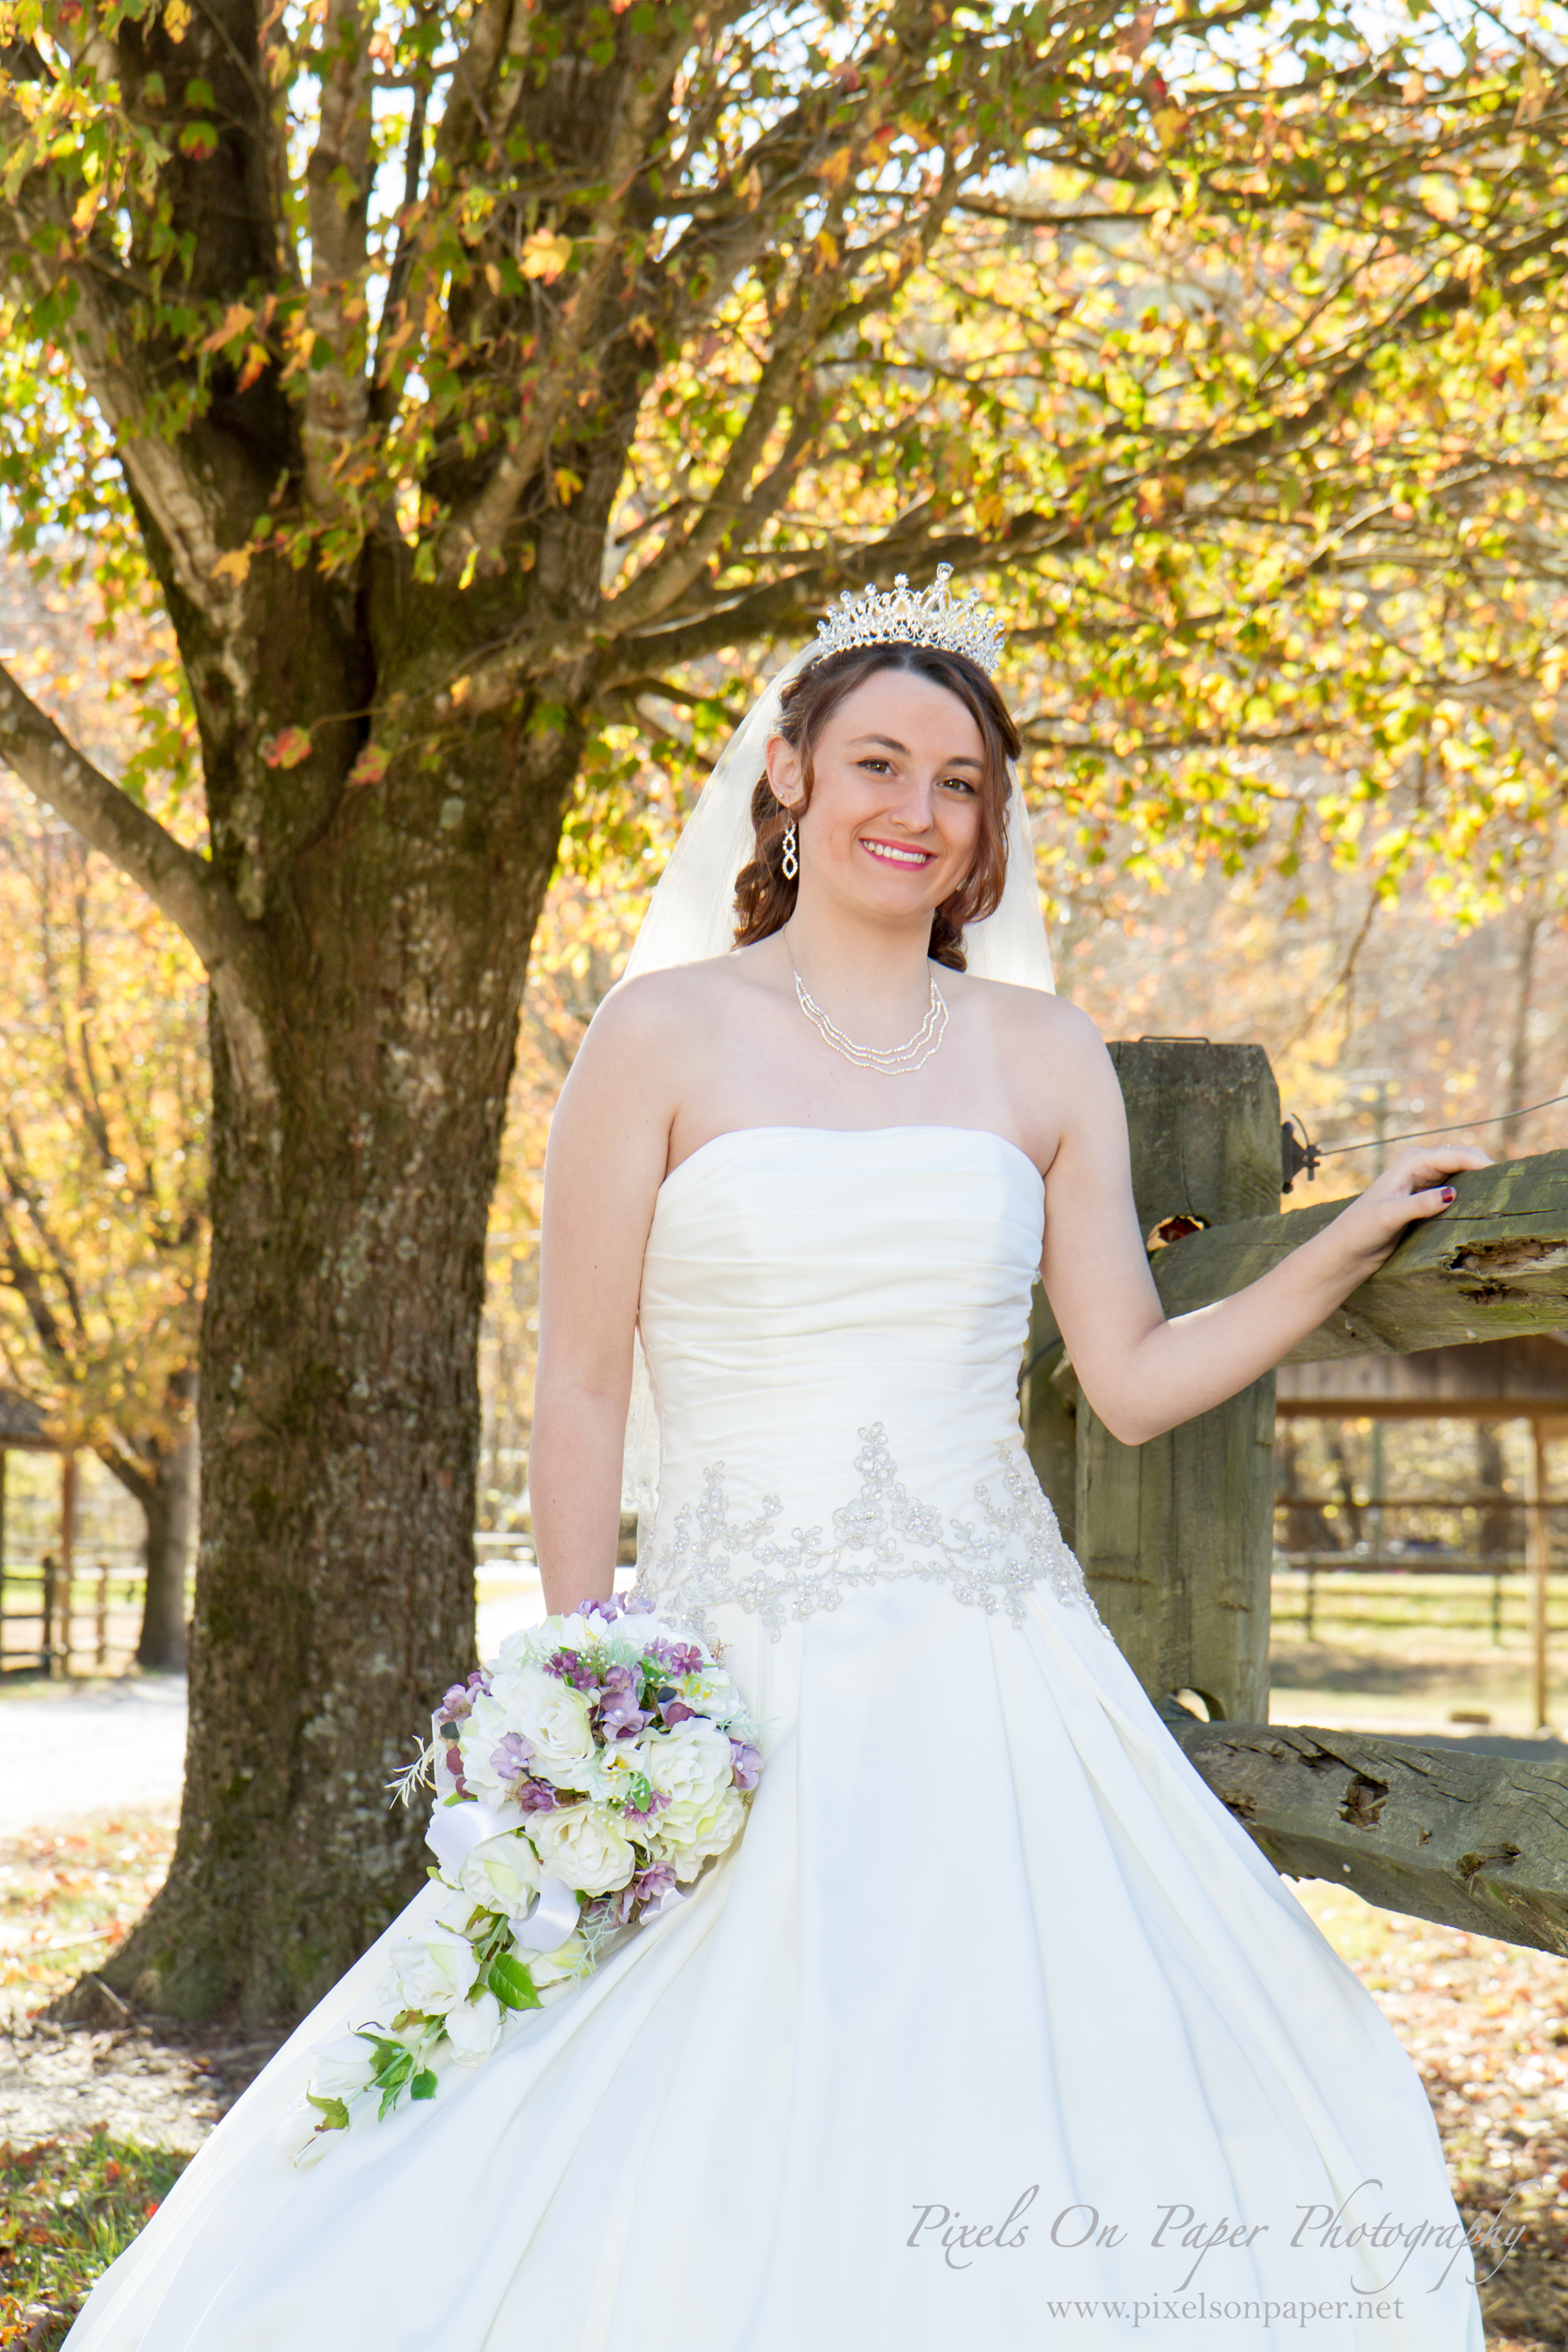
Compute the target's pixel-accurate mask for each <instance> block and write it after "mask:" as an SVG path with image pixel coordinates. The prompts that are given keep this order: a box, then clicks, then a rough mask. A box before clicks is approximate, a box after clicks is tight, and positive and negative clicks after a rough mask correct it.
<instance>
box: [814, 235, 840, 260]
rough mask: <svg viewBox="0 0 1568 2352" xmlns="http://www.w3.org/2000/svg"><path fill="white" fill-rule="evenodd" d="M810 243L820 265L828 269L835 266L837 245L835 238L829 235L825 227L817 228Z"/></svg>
mask: <svg viewBox="0 0 1568 2352" xmlns="http://www.w3.org/2000/svg"><path fill="white" fill-rule="evenodd" d="M812 245H813V247H814V248H815V250H816V257H817V260H818V263H819V264H820V265H822V266H824V267H826V268H828V269H837V267H838V247H837V242H836V241H835V239H834V238H833V237H831V236H829V235H828V233H827V231H826V229H825V228H824V229H818V231H817V233H816V236H814V237H813V239H812Z"/></svg>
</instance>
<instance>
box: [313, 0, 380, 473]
mask: <svg viewBox="0 0 1568 2352" xmlns="http://www.w3.org/2000/svg"><path fill="white" fill-rule="evenodd" d="M321 47H322V50H323V52H324V55H323V58H322V61H321V68H320V70H321V128H320V131H318V133H317V138H316V143H315V146H314V147H313V148H312V149H311V151H310V163H309V164H308V165H307V166H306V173H305V179H306V186H307V190H308V202H309V216H310V292H309V294H308V295H307V297H306V302H305V320H306V324H307V325H308V326H309V327H310V329H311V330H312V331H314V332H315V333H316V334H317V335H319V336H320V337H321V341H323V342H324V343H326V344H327V345H328V346H329V347H330V349H331V353H332V356H331V359H330V360H329V361H328V362H327V363H326V365H325V366H324V367H320V368H313V369H311V371H310V373H309V375H308V376H307V378H306V393H305V414H304V420H303V425H302V428H301V437H302V439H303V441H304V445H305V488H306V494H307V496H308V497H309V498H310V501H311V503H312V505H313V506H314V507H315V508H316V510H317V512H318V513H320V514H322V515H334V514H338V513H341V512H342V509H343V507H344V504H345V499H344V491H343V486H342V483H341V482H340V481H339V480H338V479H337V467H338V465H339V463H340V462H341V460H342V457H343V455H344V453H345V452H346V451H347V450H348V449H349V448H350V447H351V446H353V443H354V442H355V441H356V440H357V438H358V437H359V436H360V434H361V433H362V432H363V429H364V425H365V420H366V416H367V414H368V411H369V405H370V379H369V376H368V374H367V373H366V371H365V367H364V362H363V354H358V355H357V356H356V349H355V347H356V346H357V345H358V344H359V343H360V342H361V341H362V340H363V327H360V326H351V325H350V323H349V320H348V318H347V316H346V298H347V297H349V296H350V295H351V294H353V295H356V296H359V297H360V298H361V299H362V300H363V285H364V273H365V257H366V247H365V222H366V215H367V210H368V205H369V198H370V178H371V100H370V57H369V54H368V49H367V45H366V28H365V25H364V21H363V11H362V9H361V7H360V5H359V0H328V8H327V20H326V24H325V26H323V28H322V41H321ZM345 343H346V344H347V345H348V346H349V348H347V349H345V348H344V346H345Z"/></svg>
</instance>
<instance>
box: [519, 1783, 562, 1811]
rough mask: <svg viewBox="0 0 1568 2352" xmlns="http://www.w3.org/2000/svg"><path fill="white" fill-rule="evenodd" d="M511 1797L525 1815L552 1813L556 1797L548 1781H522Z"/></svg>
mask: <svg viewBox="0 0 1568 2352" xmlns="http://www.w3.org/2000/svg"><path fill="white" fill-rule="evenodd" d="M512 1795H513V1796H514V1797H515V1798H516V1800H517V1801H518V1803H519V1804H520V1805H521V1807H522V1810H523V1811H524V1812H525V1813H552V1812H553V1811H555V1805H556V1796H555V1791H554V1790H553V1789H552V1787H551V1785H550V1783H549V1781H548V1780H524V1781H523V1783H522V1784H521V1788H517V1789H514V1790H512Z"/></svg>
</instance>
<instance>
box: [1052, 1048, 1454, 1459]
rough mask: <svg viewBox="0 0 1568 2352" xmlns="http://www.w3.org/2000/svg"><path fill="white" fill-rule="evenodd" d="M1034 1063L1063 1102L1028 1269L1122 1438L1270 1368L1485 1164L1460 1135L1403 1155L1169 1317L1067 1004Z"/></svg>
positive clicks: (1123, 1151)
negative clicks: (1210, 1301)
mask: <svg viewBox="0 0 1568 2352" xmlns="http://www.w3.org/2000/svg"><path fill="white" fill-rule="evenodd" d="M1037 1066H1041V1065H1040V1064H1037ZM1044 1066H1047V1067H1048V1068H1049V1073H1050V1076H1049V1087H1050V1093H1051V1095H1052V1097H1053V1099H1054V1101H1055V1102H1056V1103H1057V1104H1058V1105H1060V1104H1063V1103H1065V1104H1066V1105H1067V1106H1068V1108H1067V1110H1066V1113H1065V1116H1064V1115H1063V1113H1062V1112H1061V1111H1060V1110H1059V1109H1058V1118H1061V1141H1060V1143H1059V1145H1058V1149H1057V1152H1056V1156H1055V1158H1054V1159H1053V1160H1052V1162H1051V1165H1050V1169H1049V1172H1048V1174H1047V1180H1046V1243H1045V1252H1044V1255H1043V1257H1042V1259H1041V1263H1040V1278H1041V1280H1042V1281H1043V1283H1044V1284H1045V1286H1046V1292H1047V1297H1049V1299H1050V1302H1051V1307H1052V1309H1053V1311H1054V1313H1055V1315H1056V1318H1057V1322H1058V1327H1059V1328H1060V1330H1061V1334H1062V1338H1063V1339H1065V1340H1066V1342H1067V1347H1068V1354H1069V1355H1070V1356H1071V1358H1072V1363H1073V1369H1074V1370H1075V1371H1076V1372H1077V1374H1078V1377H1079V1381H1080V1382H1081V1383H1082V1386H1083V1391H1084V1393H1085V1395H1086V1396H1087V1397H1088V1399H1089V1402H1090V1404H1091V1405H1092V1406H1093V1407H1094V1410H1095V1412H1097V1413H1098V1414H1099V1415H1100V1419H1101V1421H1103V1422H1104V1423H1105V1425H1106V1427H1107V1428H1108V1429H1109V1430H1110V1432H1111V1433H1112V1434H1113V1435H1115V1436H1117V1437H1119V1438H1121V1441H1122V1443H1123V1444H1127V1445H1142V1444H1143V1443H1144V1441H1145V1440H1146V1439H1148V1438H1151V1437H1158V1436H1159V1435H1160V1434H1161V1433H1162V1432H1163V1431H1164V1430H1167V1429H1173V1428H1174V1427H1175V1425H1176V1424H1177V1423H1178V1422H1183V1421H1190V1420H1191V1419H1192V1418H1193V1416H1194V1414H1195V1413H1200V1412H1208V1411H1209V1409H1210V1407H1211V1406H1213V1405H1216V1404H1221V1403H1223V1402H1224V1401H1225V1399H1226V1397H1229V1396H1234V1395H1235V1394H1236V1392H1237V1390H1238V1389H1243V1388H1245V1387H1246V1386H1247V1383H1248V1382H1249V1381H1255V1380H1257V1379H1258V1377H1259V1376H1260V1374H1262V1373H1264V1372H1266V1371H1268V1370H1270V1368H1271V1367H1272V1366H1273V1365H1275V1364H1277V1363H1279V1360H1281V1358H1282V1357H1285V1356H1288V1355H1289V1352H1290V1350H1291V1349H1292V1348H1294V1347H1295V1346H1296V1345H1297V1343H1298V1342H1299V1341H1300V1340H1302V1339H1305V1338H1306V1336H1307V1334H1308V1333H1309V1332H1310V1331H1315V1330H1316V1329H1317V1328H1318V1326H1319V1325H1320V1324H1321V1322H1323V1321H1324V1320H1325V1319H1326V1318H1328V1317H1329V1316H1330V1315H1331V1313H1332V1312H1333V1310H1334V1308H1335V1307H1338V1306H1339V1305H1340V1304H1341V1302H1342V1300H1343V1299H1345V1298H1347V1297H1349V1296H1350V1293H1351V1292H1352V1290H1354V1289H1355V1288H1356V1286H1357V1285H1358V1284H1359V1283H1363V1282H1364V1281H1365V1280H1366V1278H1367V1276H1369V1275H1370V1274H1373V1273H1374V1272H1375V1271H1376V1269H1377V1267H1378V1266H1379V1265H1382V1263H1383V1261H1384V1258H1385V1257H1386V1256H1387V1255H1388V1253H1389V1251H1390V1250H1391V1249H1392V1248H1393V1247H1394V1243H1395V1242H1396V1241H1397V1240H1398V1238H1399V1236H1400V1234H1402V1233H1403V1232H1404V1230H1405V1227H1406V1226H1407V1225H1408V1224H1410V1223H1412V1221H1413V1220H1415V1219H1417V1218H1422V1217H1434V1216H1437V1215H1440V1214H1441V1213H1442V1211H1443V1210H1444V1209H1445V1208H1446V1207H1447V1202H1448V1200H1449V1199H1451V1198H1452V1194H1451V1192H1447V1191H1446V1190H1445V1186H1446V1181H1447V1178H1448V1177H1450V1176H1452V1175H1453V1174H1455V1173H1456V1172H1457V1171H1458V1170H1460V1169H1465V1168H1484V1167H1486V1166H1488V1165H1489V1162H1488V1160H1487V1156H1486V1154H1485V1152H1483V1151H1478V1150H1476V1149H1475V1148H1474V1146H1473V1145H1469V1144H1449V1143H1443V1142H1438V1143H1436V1145H1427V1146H1424V1147H1422V1148H1421V1149H1420V1150H1411V1151H1405V1152H1402V1153H1401V1154H1400V1156H1399V1157H1398V1159H1396V1160H1394V1161H1392V1162H1391V1163H1390V1165H1389V1166H1388V1167H1387V1168H1386V1169H1385V1170H1384V1172H1383V1174H1382V1175H1381V1176H1379V1177H1378V1178H1377V1179H1376V1181H1375V1182H1373V1184H1371V1185H1369V1186H1368V1188H1367V1190H1366V1191H1365V1192H1363V1193H1362V1194H1361V1196H1360V1197H1359V1199H1357V1200H1354V1201H1352V1202H1351V1203H1350V1205H1349V1206H1348V1207H1347V1208H1345V1209H1343V1210H1342V1211H1341V1213H1340V1214H1339V1215H1338V1216H1337V1217H1336V1218H1335V1219H1334V1220H1333V1222H1332V1223H1331V1224H1329V1225H1326V1226H1325V1227H1324V1228H1323V1229H1322V1231H1321V1233H1318V1234H1314V1236H1313V1237H1312V1239H1311V1240H1310V1241H1308V1242H1304V1243H1303V1244H1301V1246H1300V1249H1296V1250H1292V1251H1291V1253H1290V1255H1289V1256H1288V1257H1287V1258H1284V1259H1283V1260H1282V1261H1281V1262H1280V1264H1279V1265H1277V1266H1275V1267H1273V1268H1272V1269H1271V1271H1270V1272H1269V1273H1268V1274H1266V1275H1264V1276H1262V1278H1261V1279H1260V1280H1259V1281H1257V1282H1255V1283H1252V1284H1250V1285H1249V1286H1248V1287H1247V1289H1245V1290H1239V1291H1237V1292H1236V1293H1235V1295H1234V1296H1233V1297H1229V1298H1225V1299H1220V1300H1218V1301H1216V1302H1215V1305H1213V1306H1211V1307H1198V1308H1197V1309H1196V1310H1195V1311H1194V1313H1193V1314H1190V1315H1182V1316H1178V1317H1177V1318H1176V1319H1175V1320H1174V1321H1173V1322H1167V1321H1166V1319H1165V1313H1164V1309H1163V1307H1162V1306H1161V1304H1160V1297H1159V1293H1158V1292H1157V1291H1156V1289H1155V1287H1154V1281H1153V1276H1152V1274H1151V1273H1150V1271H1149V1264H1148V1257H1147V1254H1146V1251H1145V1248H1144V1243H1143V1236H1142V1234H1140V1232H1139V1230H1138V1221H1137V1216H1136V1213H1135V1212H1134V1209H1133V1202H1132V1182H1131V1170H1130V1166H1129V1157H1128V1147H1127V1121H1126V1116H1125V1113H1124V1111H1123V1109H1122V1103H1121V1087H1119V1085H1118V1084H1117V1079H1116V1072H1115V1070H1114V1068H1113V1067H1112V1065H1111V1061H1110V1055H1108V1054H1107V1053H1106V1050H1105V1047H1104V1045H1103V1044H1102V1043H1101V1042H1100V1037H1099V1034H1098V1033H1097V1032H1096V1031H1095V1030H1094V1028H1093V1025H1092V1024H1091V1023H1089V1021H1088V1020H1087V1019H1085V1017H1084V1016H1083V1015H1082V1014H1080V1013H1074V1012H1073V1011H1072V1009H1071V1008H1070V1007H1068V1006H1058V1007H1056V1008H1054V1017H1053V1021H1052V1037H1051V1051H1050V1055H1049V1058H1048V1063H1047V1064H1045V1065H1044Z"/></svg>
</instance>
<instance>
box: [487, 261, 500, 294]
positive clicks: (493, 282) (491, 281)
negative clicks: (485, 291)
mask: <svg viewBox="0 0 1568 2352" xmlns="http://www.w3.org/2000/svg"><path fill="white" fill-rule="evenodd" d="M485 284H486V285H487V286H488V287H489V289H490V292H491V293H492V294H493V295H494V296H495V298H496V299H497V301H498V302H499V301H500V270H499V269H498V268H496V266H495V263H494V262H493V261H487V262H486V264H485Z"/></svg>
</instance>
